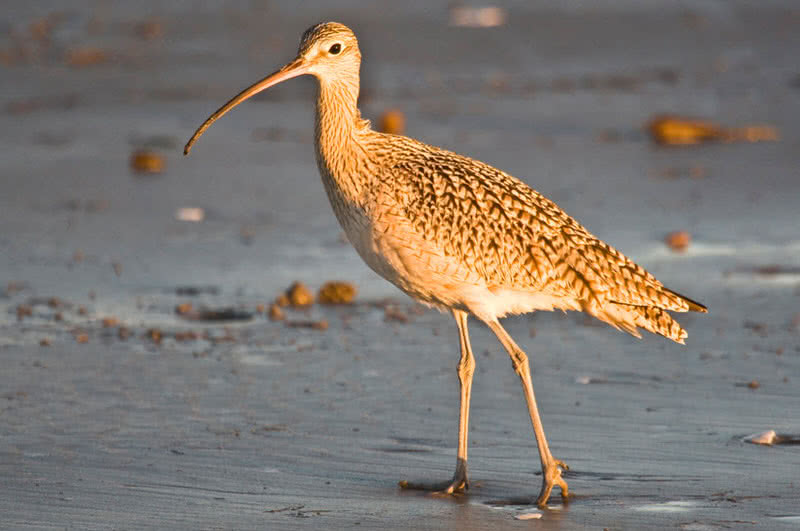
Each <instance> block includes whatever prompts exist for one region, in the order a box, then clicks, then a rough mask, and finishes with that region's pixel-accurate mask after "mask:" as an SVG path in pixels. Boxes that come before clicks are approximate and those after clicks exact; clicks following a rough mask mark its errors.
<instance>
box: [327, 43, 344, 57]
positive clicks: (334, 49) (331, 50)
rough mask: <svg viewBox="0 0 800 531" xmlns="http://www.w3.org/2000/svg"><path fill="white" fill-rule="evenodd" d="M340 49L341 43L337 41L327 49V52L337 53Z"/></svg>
mask: <svg viewBox="0 0 800 531" xmlns="http://www.w3.org/2000/svg"><path fill="white" fill-rule="evenodd" d="M341 51H342V45H341V44H339V43H338V42H337V43H336V44H334V45H333V46H331V47H330V48H329V49H328V53H329V54H331V55H338V54H339V52H341Z"/></svg>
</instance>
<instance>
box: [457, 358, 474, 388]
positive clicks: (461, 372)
mask: <svg viewBox="0 0 800 531" xmlns="http://www.w3.org/2000/svg"><path fill="white" fill-rule="evenodd" d="M457 370H458V378H459V380H461V382H462V383H463V382H464V380H467V379H469V378H472V375H473V374H475V360H474V359H473V358H472V357H470V358H467V359H462V360H461V361H460V362H458V368H457Z"/></svg>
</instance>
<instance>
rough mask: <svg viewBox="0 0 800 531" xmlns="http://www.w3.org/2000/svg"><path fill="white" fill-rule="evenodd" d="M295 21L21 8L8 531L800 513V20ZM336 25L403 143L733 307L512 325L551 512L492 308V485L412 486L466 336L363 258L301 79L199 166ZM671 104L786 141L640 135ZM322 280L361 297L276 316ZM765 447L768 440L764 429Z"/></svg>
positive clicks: (605, 2)
mask: <svg viewBox="0 0 800 531" xmlns="http://www.w3.org/2000/svg"><path fill="white" fill-rule="evenodd" d="M81 4H83V3H81ZM294 4H295V3H289V2H285V3H282V2H281V3H279V2H264V3H259V2H238V1H236V2H225V3H203V2H190V1H176V2H169V3H168V4H167V6H164V5H162V3H160V2H154V1H150V2H144V3H137V4H135V5H134V4H125V3H122V2H94V3H86V5H77V4H76V5H74V6H73V5H70V6H68V7H67V6H65V5H64V4H63V3H61V2H54V1H41V2H36V3H35V4H34V3H32V2H21V1H17V0H9V1H8V2H7V6H6V8H5V9H4V10H3V11H4V12H3V14H2V15H0V30H2V31H0V86H2V90H0V124H2V125H0V160H2V171H1V172H0V186H2V188H1V189H2V193H0V227H2V229H0V367H2V369H1V370H0V528H2V529H56V528H57V529H76V530H77V529H117V530H123V529H255V528H259V529H297V528H306V527H307V528H314V529H395V528H396V529H423V530H438V529H459V530H483V529H505V528H513V529H516V528H520V529H523V528H533V527H535V528H537V529H584V528H586V529H604V528H607V529H663V528H672V529H687V530H715V529H784V528H785V529H791V528H797V526H800V206H798V205H799V202H800V201H799V200H800V173H799V171H800V170H799V169H798V168H800V141H798V139H799V138H800V69H798V61H797V57H798V52H800V6H798V5H797V4H796V3H794V2H789V1H785V2H780V1H775V2H758V3H756V2H744V1H731V2H705V1H699V0H698V1H688V2H682V3H680V4H676V3H671V2H657V1H647V2H634V1H632V0H629V1H628V0H618V1H612V0H599V1H595V2H580V1H577V0H570V1H567V2H562V3H560V4H558V7H556V6H554V4H553V3H551V2H545V1H535V2H509V3H507V4H503V3H498V4H496V5H495V6H494V7H495V9H496V10H495V11H493V12H491V13H494V14H493V15H491V16H489V17H488V18H486V19H482V18H481V16H479V15H475V11H474V10H473V11H469V9H473V8H478V7H482V5H481V4H475V3H470V4H464V5H460V4H459V5H457V4H447V3H441V4H433V5H431V4H425V6H426V7H423V5H422V3H420V4H419V5H417V4H416V3H415V4H414V5H411V6H406V5H403V3H400V2H371V3H369V4H368V6H367V5H363V4H362V3H359V2H354V1H340V2H331V3H327V2H326V3H323V2H308V3H303V7H302V8H300V7H297V6H295V5H294ZM143 6H144V7H143ZM483 7H485V6H483ZM458 9H461V10H465V9H466V10H467V11H461V12H458V11H457V10H458ZM464 13H466V14H464ZM470 17H472V18H470ZM492 17H494V18H492ZM498 17H499V18H498ZM321 20H338V21H340V22H343V23H345V24H347V25H348V26H350V27H352V28H353V29H354V31H355V32H356V34H357V35H358V37H359V41H360V44H361V49H362V53H363V66H362V96H361V100H360V101H361V104H360V106H361V110H362V113H363V114H364V116H365V117H366V118H369V119H372V120H373V123H377V122H380V117H381V116H382V114H383V113H385V112H386V111H387V110H397V111H399V113H401V114H402V116H403V117H404V119H405V133H406V134H408V135H409V136H413V137H415V138H418V139H421V140H423V141H425V142H428V143H430V144H434V145H438V146H442V147H445V148H448V149H451V150H454V151H457V152H459V153H463V154H466V155H469V156H472V157H474V158H477V159H479V160H483V161H485V162H487V163H489V164H492V165H494V166H496V167H498V168H501V169H503V170H505V171H507V172H509V173H510V174H512V175H514V176H516V177H518V178H520V179H521V180H523V181H525V182H526V183H528V184H529V185H530V186H532V187H533V188H535V189H536V190H538V191H540V192H541V193H543V194H545V195H546V196H547V197H549V198H551V199H553V200H554V201H555V202H556V203H558V204H559V205H560V206H561V207H562V208H563V209H564V210H566V211H567V212H568V213H570V214H571V215H573V216H574V217H575V218H577V219H578V220H579V221H580V222H581V223H582V224H584V225H585V226H586V227H587V228H588V229H589V230H591V231H592V232H593V233H595V234H596V235H597V236H599V237H600V238H602V239H603V240H605V241H607V242H608V243H610V244H611V245H613V246H614V247H616V248H617V249H619V250H620V251H622V252H623V253H625V254H626V255H627V256H629V257H631V258H632V259H634V260H635V261H636V262H637V263H639V264H641V265H642V266H644V267H645V268H647V269H648V270H649V271H650V272H651V273H653V274H654V275H655V276H656V277H658V278H659V279H660V280H661V281H662V282H664V284H665V285H666V286H668V287H669V288H671V289H674V290H675V291H677V292H679V293H682V294H685V295H687V296H689V297H691V298H693V299H696V300H698V301H701V302H703V303H704V304H705V305H707V306H708V307H709V314H707V315H700V314H681V315H680V316H677V317H678V320H679V321H680V323H681V324H682V325H683V326H684V327H685V328H686V329H687V331H688V333H689V337H688V339H687V344H686V346H681V345H677V344H674V343H672V342H670V341H668V340H666V339H664V338H661V337H657V336H653V335H646V336H645V337H644V338H643V339H641V340H638V339H636V338H633V337H631V336H628V335H626V334H623V333H620V332H617V331H615V330H613V329H612V328H610V327H608V326H606V325H605V324H603V323H600V322H599V321H596V320H592V319H590V318H589V317H586V316H584V315H582V314H575V313H570V314H562V313H544V312H543V313H536V314H532V315H526V316H518V317H513V318H509V319H506V320H505V321H504V323H505V326H506V328H507V329H508V331H509V332H510V333H511V335H512V336H513V337H514V338H515V339H516V340H517V342H518V343H519V344H520V346H521V347H522V348H524V349H525V350H526V351H527V353H528V355H529V356H530V360H531V363H532V367H533V372H534V375H533V380H534V386H535V389H536V393H537V399H538V402H539V407H540V410H541V413H542V416H543V422H544V425H545V430H546V432H547V435H548V441H549V443H550V447H551V450H552V451H553V454H554V455H555V456H557V457H558V458H559V459H563V460H564V461H566V462H567V463H568V464H569V465H570V470H569V472H567V473H565V479H566V480H567V481H568V483H569V485H570V490H571V492H573V493H574V496H573V498H572V499H571V501H570V502H569V503H568V504H562V503H561V499H560V497H559V495H558V493H557V492H556V493H555V494H554V496H553V498H552V500H551V504H550V507H549V508H548V509H544V510H539V509H537V508H536V507H535V497H536V495H537V493H538V490H539V486H540V483H541V477H540V475H539V474H540V467H539V459H538V454H537V451H536V444H535V441H534V437H533V433H532V430H531V427H530V423H529V421H528V417H527V410H526V407H525V402H524V398H523V395H522V391H521V388H520V385H519V381H518V378H517V376H516V374H514V372H513V370H512V369H511V364H510V362H509V360H508V356H507V355H506V354H505V352H504V351H503V350H502V347H501V345H500V344H499V343H498V342H497V341H496V339H495V338H494V336H493V334H492V333H491V332H490V331H489V330H487V329H486V328H485V327H483V326H481V325H479V324H478V323H476V322H475V321H474V320H473V321H472V323H473V326H472V327H471V329H470V330H471V334H472V345H473V348H474V351H475V354H476V357H477V363H478V369H477V372H476V375H475V383H474V387H473V395H472V397H473V398H472V416H471V419H470V420H471V425H470V463H469V466H470V477H471V480H472V487H471V489H470V490H469V492H468V493H467V494H466V495H463V496H456V497H437V496H431V495H426V494H424V493H417V492H406V491H403V490H400V489H399V488H398V486H397V482H398V481H399V480H403V479H411V480H413V479H418V480H420V479H424V480H429V481H432V480H444V479H448V478H449V477H450V476H451V474H452V470H453V467H454V465H455V451H456V442H457V422H458V399H459V394H458V379H457V377H456V372H455V368H456V363H457V362H458V358H459V350H458V333H457V329H456V326H455V324H454V322H453V320H452V318H451V317H450V316H448V315H444V314H441V313H438V312H436V311H434V310H429V309H426V308H424V307H422V306H419V305H417V304H416V303H414V302H413V301H412V300H410V299H409V298H407V297H406V296H405V295H403V294H402V293H401V292H400V291H398V290H397V289H396V288H394V287H393V286H391V285H390V284H388V283H387V282H385V281H384V280H382V279H381V278H379V277H378V276H377V275H376V274H375V273H373V272H372V271H371V270H369V269H368V268H367V266H365V265H364V264H363V263H362V262H361V260H360V258H359V257H358V256H357V254H356V253H355V251H354V250H353V249H352V247H351V246H350V245H349V243H347V242H346V240H345V239H344V238H343V235H342V231H341V228H340V227H339V226H338V224H337V222H336V219H335V218H334V216H333V213H332V211H331V209H330V206H329V205H328V201H327V197H326V195H325V191H324V188H323V186H322V184H321V183H320V178H319V175H318V172H317V168H316V163H315V160H314V149H313V123H314V122H313V120H314V116H313V113H314V93H315V88H314V81H313V79H311V78H301V79H297V80H292V81H290V82H287V83H284V84H282V85H281V86H278V87H275V88H273V89H271V90H269V91H268V92H266V93H264V94H263V95H259V96H257V97H255V98H254V99H253V100H252V101H249V102H247V103H246V104H244V105H242V106H240V107H238V108H237V109H236V110H235V111H233V112H231V113H230V114H229V115H227V116H225V117H224V118H223V119H222V120H220V121H219V122H217V123H216V124H215V125H214V126H213V127H212V128H211V129H209V131H208V132H207V133H206V134H205V135H204V136H203V138H202V139H201V140H200V141H199V142H198V143H197V145H196V146H195V147H194V149H193V151H192V154H191V156H189V157H183V155H182V149H183V144H184V142H185V141H186V140H187V139H188V138H189V136H190V135H191V134H192V133H193V132H194V130H195V128H196V127H197V126H198V125H200V123H202V121H203V120H204V119H205V118H206V117H207V116H208V115H209V114H210V113H211V112H213V111H214V110H215V109H217V107H219V106H220V105H221V104H222V103H224V102H225V101H227V100H228V99H229V98H230V97H232V96H233V95H235V94H236V93H237V92H238V91H239V90H241V89H242V88H244V87H246V86H247V85H249V84H250V83H252V82H254V81H256V80H258V79H260V78H261V77H263V76H264V75H265V74H267V73H269V72H272V71H273V70H275V69H276V68H278V67H279V66H281V65H283V64H284V63H285V62H287V61H289V60H290V59H292V58H293V57H294V54H295V52H296V49H297V43H298V40H299V37H300V35H301V34H302V32H303V31H304V30H305V29H306V28H307V27H308V26H310V25H312V24H314V23H316V22H319V21H321ZM481 21H483V22H481ZM481 24H488V26H484V27H474V26H476V25H477V26H481ZM2 35H5V36H4V37H2ZM663 114H669V115H674V116H679V117H688V118H697V119H702V120H707V121H709V122H712V123H713V124H715V125H717V126H719V127H722V128H727V130H736V131H741V130H743V128H745V127H748V126H759V127H763V128H766V129H763V130H766V131H769V132H771V133H774V134H775V137H774V138H771V139H767V140H764V141H749V140H748V139H747V138H744V137H742V138H737V139H734V138H727V137H726V138H727V140H726V139H722V137H721V140H719V141H711V142H705V143H702V144H700V145H691V146H659V145H656V144H655V143H654V142H653V140H652V139H651V137H650V136H649V134H648V132H647V130H646V124H647V123H648V122H649V121H650V120H651V119H652V118H653V117H654V116H656V115H663ZM750 140H753V139H750ZM135 153H139V154H140V155H143V156H144V158H142V159H138V161H134V160H133V159H132V157H134V154H135ZM148 157H150V158H148ZM137 165H138V166H137ZM137 167H138V170H137V169H136V168H137ZM147 170H150V171H147ZM186 209H189V210H186ZM192 209H193V210H192ZM676 231H678V232H685V233H686V235H688V237H689V240H690V241H689V242H688V246H687V247H686V248H685V249H683V250H675V249H672V248H670V246H669V245H667V244H666V243H665V238H667V236H668V235H669V234H670V233H674V232H676ZM331 280H337V281H344V282H348V283H351V284H352V285H354V286H356V287H357V290H358V293H357V296H356V299H355V301H354V302H353V303H352V304H346V305H338V306H325V305H320V304H314V305H311V306H309V307H305V308H292V307H287V308H283V312H284V313H285V319H284V320H271V319H269V317H268V315H267V313H268V310H269V307H270V305H271V304H272V303H273V301H274V300H275V299H276V297H277V296H278V295H280V294H281V293H283V292H284V291H285V290H286V289H287V288H288V287H289V286H290V285H291V284H292V283H293V282H295V281H300V282H303V283H304V284H305V285H307V286H308V288H309V289H310V291H311V292H312V293H314V294H316V292H317V290H318V289H319V288H320V287H321V286H322V285H323V284H324V283H325V282H327V281H331ZM204 312H205V313H204ZM769 430H774V431H775V433H776V436H777V440H776V444H772V445H759V444H752V443H749V442H747V441H746V438H747V437H748V436H751V435H753V434H759V433H763V432H767V431H769ZM526 515H527V517H528V518H531V519H529V520H521V519H520V517H523V518H525V517H526Z"/></svg>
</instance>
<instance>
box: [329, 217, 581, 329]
mask: <svg viewBox="0 0 800 531" xmlns="http://www.w3.org/2000/svg"><path fill="white" fill-rule="evenodd" d="M340 205H341V204H340ZM334 211H335V212H336V217H337V219H338V220H339V223H340V224H341V226H342V228H343V229H344V231H345V234H346V235H347V238H348V240H349V241H350V243H351V244H352V245H353V247H354V248H355V249H356V251H357V252H358V254H359V256H361V258H362V259H363V260H364V262H365V263H366V264H367V265H368V266H369V267H370V269H372V270H373V271H375V272H376V273H378V274H379V275H380V276H382V277H383V278H385V279H386V280H388V281H389V282H391V283H392V284H394V285H395V286H397V287H398V288H400V289H401V290H402V291H404V292H405V293H406V294H408V295H409V296H411V297H412V298H413V299H416V300H417V301H420V302H422V303H424V304H428V305H430V306H434V307H437V308H439V309H440V310H446V309H448V308H456V309H461V310H466V311H470V312H472V313H473V314H475V315H476V316H478V317H480V318H482V319H494V318H499V317H503V316H505V315H508V314H517V313H527V312H531V311H535V310H553V309H564V310H573V309H579V306H580V305H579V303H578V302H577V301H575V300H571V299H569V298H567V297H563V296H561V297H558V296H554V295H551V294H548V293H543V292H538V291H532V290H530V289H525V287H521V286H518V287H508V286H501V285H496V284H493V283H492V282H491V281H488V280H487V279H485V278H483V277H482V276H481V275H479V274H477V273H476V272H475V271H473V270H472V269H471V268H470V267H468V266H467V265H466V264H464V263H462V262H461V261H460V260H459V259H458V258H456V257H453V256H446V255H445V254H444V253H443V252H442V250H441V249H439V248H438V247H436V245H435V244H433V243H432V242H429V241H427V240H425V239H424V238H423V237H422V236H421V235H419V234H418V233H417V232H416V231H415V230H414V229H413V227H411V225H410V224H409V223H408V222H407V220H405V219H403V218H402V217H399V216H393V215H391V214H384V215H381V214H377V215H369V214H368V213H367V212H366V211H364V210H362V209H338V208H336V206H334Z"/></svg>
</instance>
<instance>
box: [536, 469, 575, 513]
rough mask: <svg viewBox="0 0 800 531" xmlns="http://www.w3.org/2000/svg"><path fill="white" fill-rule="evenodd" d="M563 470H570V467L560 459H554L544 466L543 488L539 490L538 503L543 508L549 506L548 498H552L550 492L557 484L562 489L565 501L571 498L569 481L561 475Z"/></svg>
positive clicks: (562, 497) (562, 496)
mask: <svg viewBox="0 0 800 531" xmlns="http://www.w3.org/2000/svg"><path fill="white" fill-rule="evenodd" d="M562 470H569V467H568V466H567V464H566V463H565V462H564V461H561V460H559V459H552V460H551V461H549V462H548V463H547V464H546V465H545V466H544V467H543V470H542V490H541V491H539V497H538V498H537V499H536V505H538V506H539V507H542V508H544V507H547V500H548V499H549V498H550V493H551V492H552V491H553V487H555V486H558V487H559V488H560V489H561V499H562V500H563V501H564V502H566V501H567V500H568V499H569V487H567V482H566V481H564V478H562V477H561V471H562Z"/></svg>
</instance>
